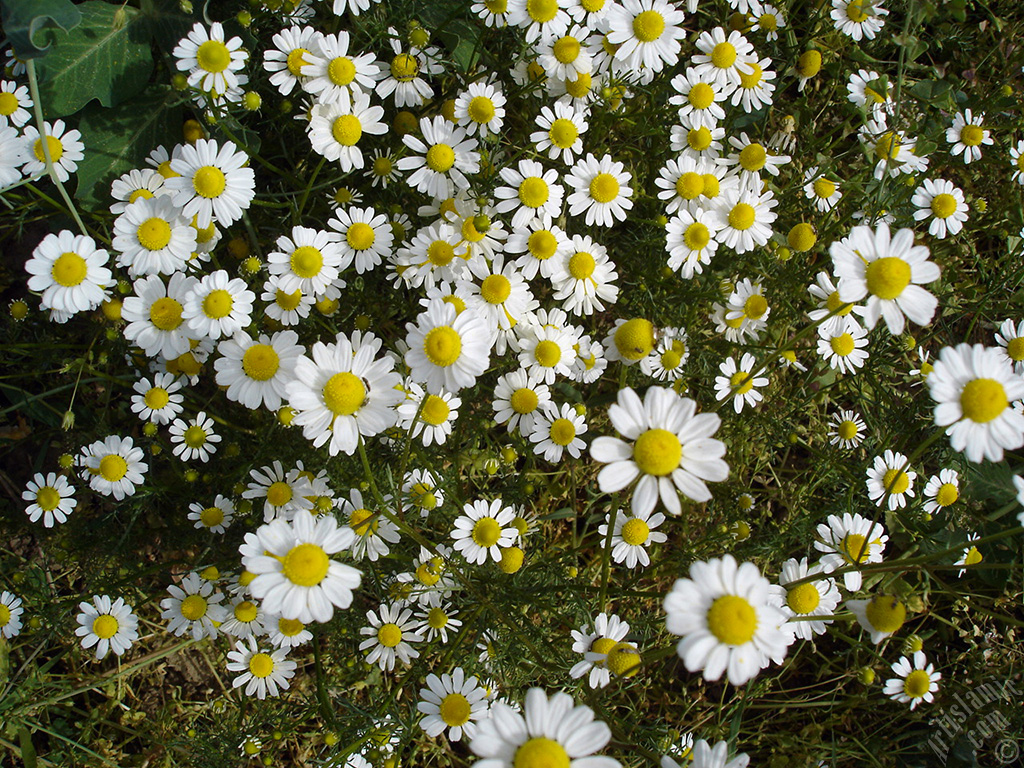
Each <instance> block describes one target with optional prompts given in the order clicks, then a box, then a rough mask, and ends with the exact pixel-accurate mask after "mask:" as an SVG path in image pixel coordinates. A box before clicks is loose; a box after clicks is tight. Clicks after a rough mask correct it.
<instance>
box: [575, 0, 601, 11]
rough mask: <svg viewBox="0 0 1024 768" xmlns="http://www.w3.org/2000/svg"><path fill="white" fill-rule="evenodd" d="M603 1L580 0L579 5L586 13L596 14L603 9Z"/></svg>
mask: <svg viewBox="0 0 1024 768" xmlns="http://www.w3.org/2000/svg"><path fill="white" fill-rule="evenodd" d="M604 4H605V0H581V2H580V5H582V6H583V10H585V11H586V12H587V13H596V12H597V11H600V10H601V9H602V8H604Z"/></svg>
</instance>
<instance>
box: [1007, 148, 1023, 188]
mask: <svg viewBox="0 0 1024 768" xmlns="http://www.w3.org/2000/svg"><path fill="white" fill-rule="evenodd" d="M1010 164H1011V165H1012V166H1013V176H1011V177H1010V178H1011V180H1012V181H1016V182H1017V183H1018V184H1020V185H1022V186H1024V139H1022V140H1020V141H1018V142H1017V143H1016V144H1015V145H1014V146H1012V147H1010Z"/></svg>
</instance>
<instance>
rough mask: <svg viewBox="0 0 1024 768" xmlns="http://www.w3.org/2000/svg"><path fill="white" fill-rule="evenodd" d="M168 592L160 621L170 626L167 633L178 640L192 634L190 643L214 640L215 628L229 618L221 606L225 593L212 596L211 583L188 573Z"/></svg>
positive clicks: (161, 602)
mask: <svg viewBox="0 0 1024 768" xmlns="http://www.w3.org/2000/svg"><path fill="white" fill-rule="evenodd" d="M249 535H252V534H249ZM167 591H168V592H169V593H170V595H171V596H170V597H165V598H164V599H163V600H161V601H160V608H161V613H160V618H161V619H163V620H164V621H167V622H169V623H168V625H167V631H168V632H170V633H171V634H172V635H175V636H177V637H181V636H182V635H186V634H191V635H192V639H193V640H202V639H203V638H204V637H216V636H217V627H218V626H219V625H220V624H222V623H223V622H225V621H226V620H227V618H228V615H229V614H228V609H227V608H226V607H225V606H223V605H220V603H221V602H223V600H224V593H223V592H220V591H217V592H214V589H213V583H212V582H210V581H207V580H206V579H204V578H202V577H201V576H200V575H199V574H198V573H190V574H188V575H187V576H185V578H184V579H182V580H181V586H178V585H176V584H171V585H170V586H169V587H167Z"/></svg>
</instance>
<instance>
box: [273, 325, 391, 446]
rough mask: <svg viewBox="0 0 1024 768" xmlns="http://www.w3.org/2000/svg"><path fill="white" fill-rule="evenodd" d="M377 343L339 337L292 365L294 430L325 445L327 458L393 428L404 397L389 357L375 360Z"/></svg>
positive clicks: (290, 385) (289, 390)
mask: <svg viewBox="0 0 1024 768" xmlns="http://www.w3.org/2000/svg"><path fill="white" fill-rule="evenodd" d="M380 346H381V341H380V339H377V338H376V337H375V336H373V334H367V335H366V336H365V337H363V338H360V337H359V333H358V332H356V334H355V335H354V336H353V337H352V339H351V340H349V337H348V336H346V335H345V334H343V333H339V334H338V335H337V337H336V339H335V341H334V343H331V344H325V343H323V342H321V341H318V342H316V343H315V344H314V345H313V347H312V349H311V350H310V354H311V355H312V359H310V358H308V357H306V356H302V357H300V358H299V359H298V361H297V362H296V363H295V370H294V373H295V378H294V379H293V380H292V381H291V382H289V383H288V387H287V390H286V391H287V396H288V402H289V404H290V405H291V407H292V408H294V409H295V410H296V411H297V415H296V416H295V419H294V420H293V422H292V423H293V424H295V425H296V426H299V427H302V434H303V435H304V436H305V437H306V439H307V440H312V441H313V445H314V447H317V448H319V447H320V446H321V445H324V444H325V443H327V448H328V451H329V453H330V454H331V455H332V456H336V455H337V454H338V453H339V452H344V453H346V454H348V455H349V456H351V455H352V454H353V453H355V451H356V447H357V446H358V444H359V440H360V439H361V437H373V436H374V435H378V434H380V433H381V432H383V431H384V430H386V429H388V428H389V427H391V426H392V425H394V423H395V420H396V418H397V415H396V413H395V410H394V409H395V406H397V405H398V404H399V403H400V402H402V399H403V398H404V395H403V394H402V392H400V391H399V390H398V389H396V387H397V385H398V384H400V383H401V376H400V375H399V374H398V373H396V372H395V370H394V366H395V361H394V359H393V358H391V357H390V356H388V355H382V356H380V357H376V355H377V353H378V352H379V351H380Z"/></svg>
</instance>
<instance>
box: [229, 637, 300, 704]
mask: <svg viewBox="0 0 1024 768" xmlns="http://www.w3.org/2000/svg"><path fill="white" fill-rule="evenodd" d="M287 654H288V649H287V648H278V649H277V650H274V651H270V652H267V651H264V650H262V649H260V647H259V644H258V641H257V640H256V638H255V637H253V636H250V637H248V638H246V639H245V640H238V641H237V642H236V643H235V650H233V651H228V665H227V668H228V671H229V672H241V673H242V674H240V675H238V677H236V678H235V679H234V680H233V681H232V683H231V687H232V688H241V687H242V686H243V685H244V686H245V690H244V691H243V692H244V693H245V695H246V696H252V695H253V694H256V698H257V699H259V700H260V701H262V700H263V699H265V698H266V697H267V696H268V695H269V696H279V695H280V692H281V691H282V690H287V689H288V688H289V686H290V683H289V680H291V678H292V677H294V676H295V667H296V666H297V665H296V663H295V662H294V661H291V660H290V659H288V658H286V656H287Z"/></svg>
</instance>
